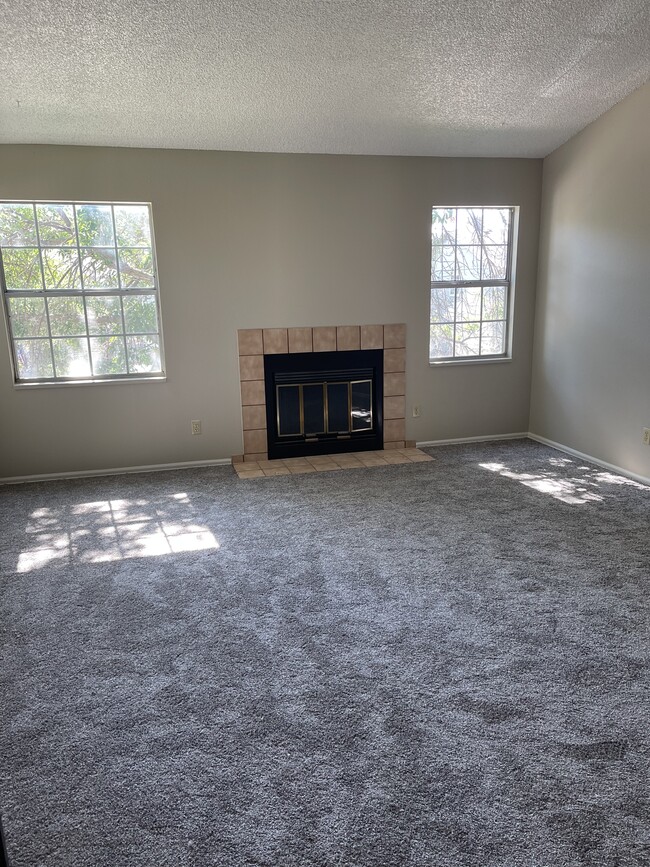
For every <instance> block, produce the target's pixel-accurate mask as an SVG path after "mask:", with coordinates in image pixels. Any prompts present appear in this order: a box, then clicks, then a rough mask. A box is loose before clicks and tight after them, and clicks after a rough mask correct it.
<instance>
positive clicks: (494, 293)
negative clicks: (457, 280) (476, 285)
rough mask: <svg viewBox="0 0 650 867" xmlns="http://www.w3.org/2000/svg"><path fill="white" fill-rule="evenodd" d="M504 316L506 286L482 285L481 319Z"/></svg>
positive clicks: (503, 317)
mask: <svg viewBox="0 0 650 867" xmlns="http://www.w3.org/2000/svg"><path fill="white" fill-rule="evenodd" d="M505 318H506V287H505V286H484V287H483V320H484V321H485V320H486V319H505Z"/></svg>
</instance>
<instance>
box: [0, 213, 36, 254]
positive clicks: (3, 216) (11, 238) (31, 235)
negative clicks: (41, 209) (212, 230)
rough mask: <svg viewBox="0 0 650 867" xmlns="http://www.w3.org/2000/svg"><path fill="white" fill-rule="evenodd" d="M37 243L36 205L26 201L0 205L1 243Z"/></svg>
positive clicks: (13, 245) (7, 244)
mask: <svg viewBox="0 0 650 867" xmlns="http://www.w3.org/2000/svg"><path fill="white" fill-rule="evenodd" d="M37 243H38V242H37V240H36V223H35V222H34V206H33V205H31V204H27V203H26V202H25V203H23V202H16V203H11V204H9V203H7V204H4V205H0V244H1V245H2V246H4V247H31V246H36V244H37Z"/></svg>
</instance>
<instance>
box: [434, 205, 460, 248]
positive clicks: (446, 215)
mask: <svg viewBox="0 0 650 867" xmlns="http://www.w3.org/2000/svg"><path fill="white" fill-rule="evenodd" d="M431 243H432V244H451V245H453V244H455V243H456V209H455V208H434V209H433V211H432V213H431Z"/></svg>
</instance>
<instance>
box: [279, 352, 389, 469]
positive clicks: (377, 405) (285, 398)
mask: <svg viewBox="0 0 650 867" xmlns="http://www.w3.org/2000/svg"><path fill="white" fill-rule="evenodd" d="M264 378H265V383H266V429H267V436H268V453H269V458H289V457H300V456H304V455H322V454H335V453H337V452H354V451H367V450H374V449H382V448H383V447H384V435H383V403H384V400H383V398H384V353H383V351H382V350H381V349H360V350H351V351H348V352H300V353H295V354H286V355H285V354H283V355H265V356H264Z"/></svg>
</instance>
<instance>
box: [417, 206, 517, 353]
mask: <svg viewBox="0 0 650 867" xmlns="http://www.w3.org/2000/svg"><path fill="white" fill-rule="evenodd" d="M514 216H515V208H483V207H471V208H434V209H433V211H432V215H431V319H430V337H429V360H430V361H432V362H441V361H463V360H471V359H472V358H477V357H480V358H508V357H509V356H510V327H509V321H510V308H511V307H512V291H511V277H512V262H513V228H514V225H513V224H514Z"/></svg>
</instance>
